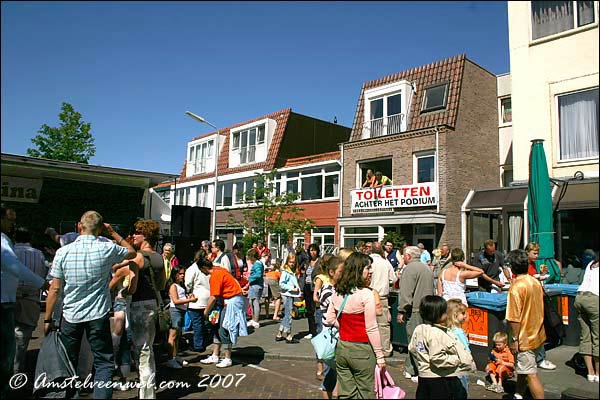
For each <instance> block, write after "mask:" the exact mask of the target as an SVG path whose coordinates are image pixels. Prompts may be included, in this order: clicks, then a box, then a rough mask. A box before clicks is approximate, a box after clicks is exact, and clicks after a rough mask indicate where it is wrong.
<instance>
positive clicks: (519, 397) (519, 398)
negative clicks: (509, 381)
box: [513, 393, 523, 400]
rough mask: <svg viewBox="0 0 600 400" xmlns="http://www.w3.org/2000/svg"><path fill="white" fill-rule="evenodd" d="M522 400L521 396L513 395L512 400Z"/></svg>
mask: <svg viewBox="0 0 600 400" xmlns="http://www.w3.org/2000/svg"><path fill="white" fill-rule="evenodd" d="M522 398H523V396H521V395H520V394H519V393H515V394H513V399H517V400H521V399H522Z"/></svg>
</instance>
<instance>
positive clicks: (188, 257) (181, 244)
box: [173, 237, 202, 268]
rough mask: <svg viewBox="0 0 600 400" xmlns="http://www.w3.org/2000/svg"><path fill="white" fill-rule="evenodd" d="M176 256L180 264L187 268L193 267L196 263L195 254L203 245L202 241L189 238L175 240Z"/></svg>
mask: <svg viewBox="0 0 600 400" xmlns="http://www.w3.org/2000/svg"><path fill="white" fill-rule="evenodd" d="M173 241H174V243H173V244H174V245H175V255H176V256H177V258H178V259H179V264H180V265H183V266H184V267H185V268H187V267H189V266H190V265H192V263H193V262H194V254H195V253H196V251H198V249H200V245H201V244H202V239H200V238H198V239H189V238H181V237H179V238H175V239H174V240H173Z"/></svg>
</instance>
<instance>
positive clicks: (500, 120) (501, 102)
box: [498, 96, 512, 127]
mask: <svg viewBox="0 0 600 400" xmlns="http://www.w3.org/2000/svg"><path fill="white" fill-rule="evenodd" d="M506 100H510V121H506V122H505V121H504V102H505V101H506ZM498 126H500V127H505V126H512V97H511V96H503V97H500V98H498Z"/></svg>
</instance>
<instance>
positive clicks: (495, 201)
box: [465, 186, 527, 210]
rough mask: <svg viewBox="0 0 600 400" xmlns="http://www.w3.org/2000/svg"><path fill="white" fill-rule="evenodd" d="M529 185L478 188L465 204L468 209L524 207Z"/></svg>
mask: <svg viewBox="0 0 600 400" xmlns="http://www.w3.org/2000/svg"><path fill="white" fill-rule="evenodd" d="M526 198H527V186H517V187H507V188H496V189H484V190H477V191H475V193H474V194H473V197H471V200H470V201H469V203H468V204H467V205H466V206H465V209H466V210H472V209H490V208H507V207H519V208H521V209H522V208H523V202H524V201H525V199H526Z"/></svg>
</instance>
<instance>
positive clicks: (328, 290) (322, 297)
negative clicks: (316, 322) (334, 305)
mask: <svg viewBox="0 0 600 400" xmlns="http://www.w3.org/2000/svg"><path fill="white" fill-rule="evenodd" d="M334 293H335V289H334V287H333V285H332V284H331V281H328V282H327V283H324V284H323V286H322V287H321V290H319V308H320V309H321V311H323V316H322V321H323V325H326V323H325V320H326V319H327V315H326V314H327V308H328V307H329V302H330V301H331V295H332V294H334Z"/></svg>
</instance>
